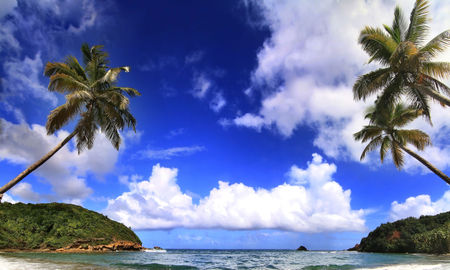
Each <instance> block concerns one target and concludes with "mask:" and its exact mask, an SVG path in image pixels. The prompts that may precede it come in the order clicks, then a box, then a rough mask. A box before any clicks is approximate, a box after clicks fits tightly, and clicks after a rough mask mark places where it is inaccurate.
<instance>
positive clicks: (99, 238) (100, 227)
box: [0, 202, 142, 249]
mask: <svg viewBox="0 0 450 270" xmlns="http://www.w3.org/2000/svg"><path fill="white" fill-rule="evenodd" d="M80 240H83V243H84V244H86V245H99V244H109V243H111V242H114V241H119V240H121V241H130V242H133V243H137V244H142V243H141V241H140V240H139V238H138V237H137V236H136V234H135V233H134V232H133V231H132V230H131V229H129V228H127V227H126V226H125V225H123V224H121V223H119V222H116V221H112V220H110V219H109V218H107V217H106V216H104V215H101V214H99V213H96V212H94V211H90V210H87V209H84V208H83V207H81V206H77V205H72V204H63V203H49V204H23V203H16V204H11V203H7V202H5V203H2V204H0V249H57V248H63V247H67V246H69V245H71V244H73V243H74V242H76V241H80Z"/></svg>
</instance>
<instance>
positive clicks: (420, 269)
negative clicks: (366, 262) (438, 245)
mask: <svg viewBox="0 0 450 270" xmlns="http://www.w3.org/2000/svg"><path fill="white" fill-rule="evenodd" d="M449 267H450V266H449V265H448V264H446V265H442V264H396V265H386V266H380V267H374V268H356V269H358V270H404V269H408V270H441V269H443V270H445V269H447V270H448V269H449Z"/></svg>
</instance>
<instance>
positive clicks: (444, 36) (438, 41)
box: [420, 30, 450, 59]
mask: <svg viewBox="0 0 450 270" xmlns="http://www.w3.org/2000/svg"><path fill="white" fill-rule="evenodd" d="M449 45H450V30H445V31H444V32H442V33H440V34H439V35H437V36H436V37H434V38H433V39H432V40H430V41H429V42H428V43H427V44H426V45H425V46H423V47H422V48H421V49H420V54H421V55H422V56H424V57H426V58H427V59H431V58H433V57H436V56H437V55H438V54H439V53H441V52H444V51H445V49H446V48H447V46H449Z"/></svg>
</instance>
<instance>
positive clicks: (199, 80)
mask: <svg viewBox="0 0 450 270" xmlns="http://www.w3.org/2000/svg"><path fill="white" fill-rule="evenodd" d="M193 84H194V91H193V92H192V95H194V97H196V98H200V99H202V98H204V97H205V96H206V94H207V93H208V91H209V90H210V89H211V87H212V81H211V79H209V78H208V77H207V76H206V75H205V74H203V73H201V74H197V75H195V76H194V79H193Z"/></svg>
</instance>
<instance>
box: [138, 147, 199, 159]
mask: <svg viewBox="0 0 450 270" xmlns="http://www.w3.org/2000/svg"><path fill="white" fill-rule="evenodd" d="M204 150H205V147H203V146H198V145H194V146H183V147H172V148H167V149H161V150H153V149H147V150H143V151H139V152H138V155H139V156H140V157H142V158H149V159H171V158H173V157H180V156H188V155H192V154H195V153H197V152H201V151H204Z"/></svg>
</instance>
